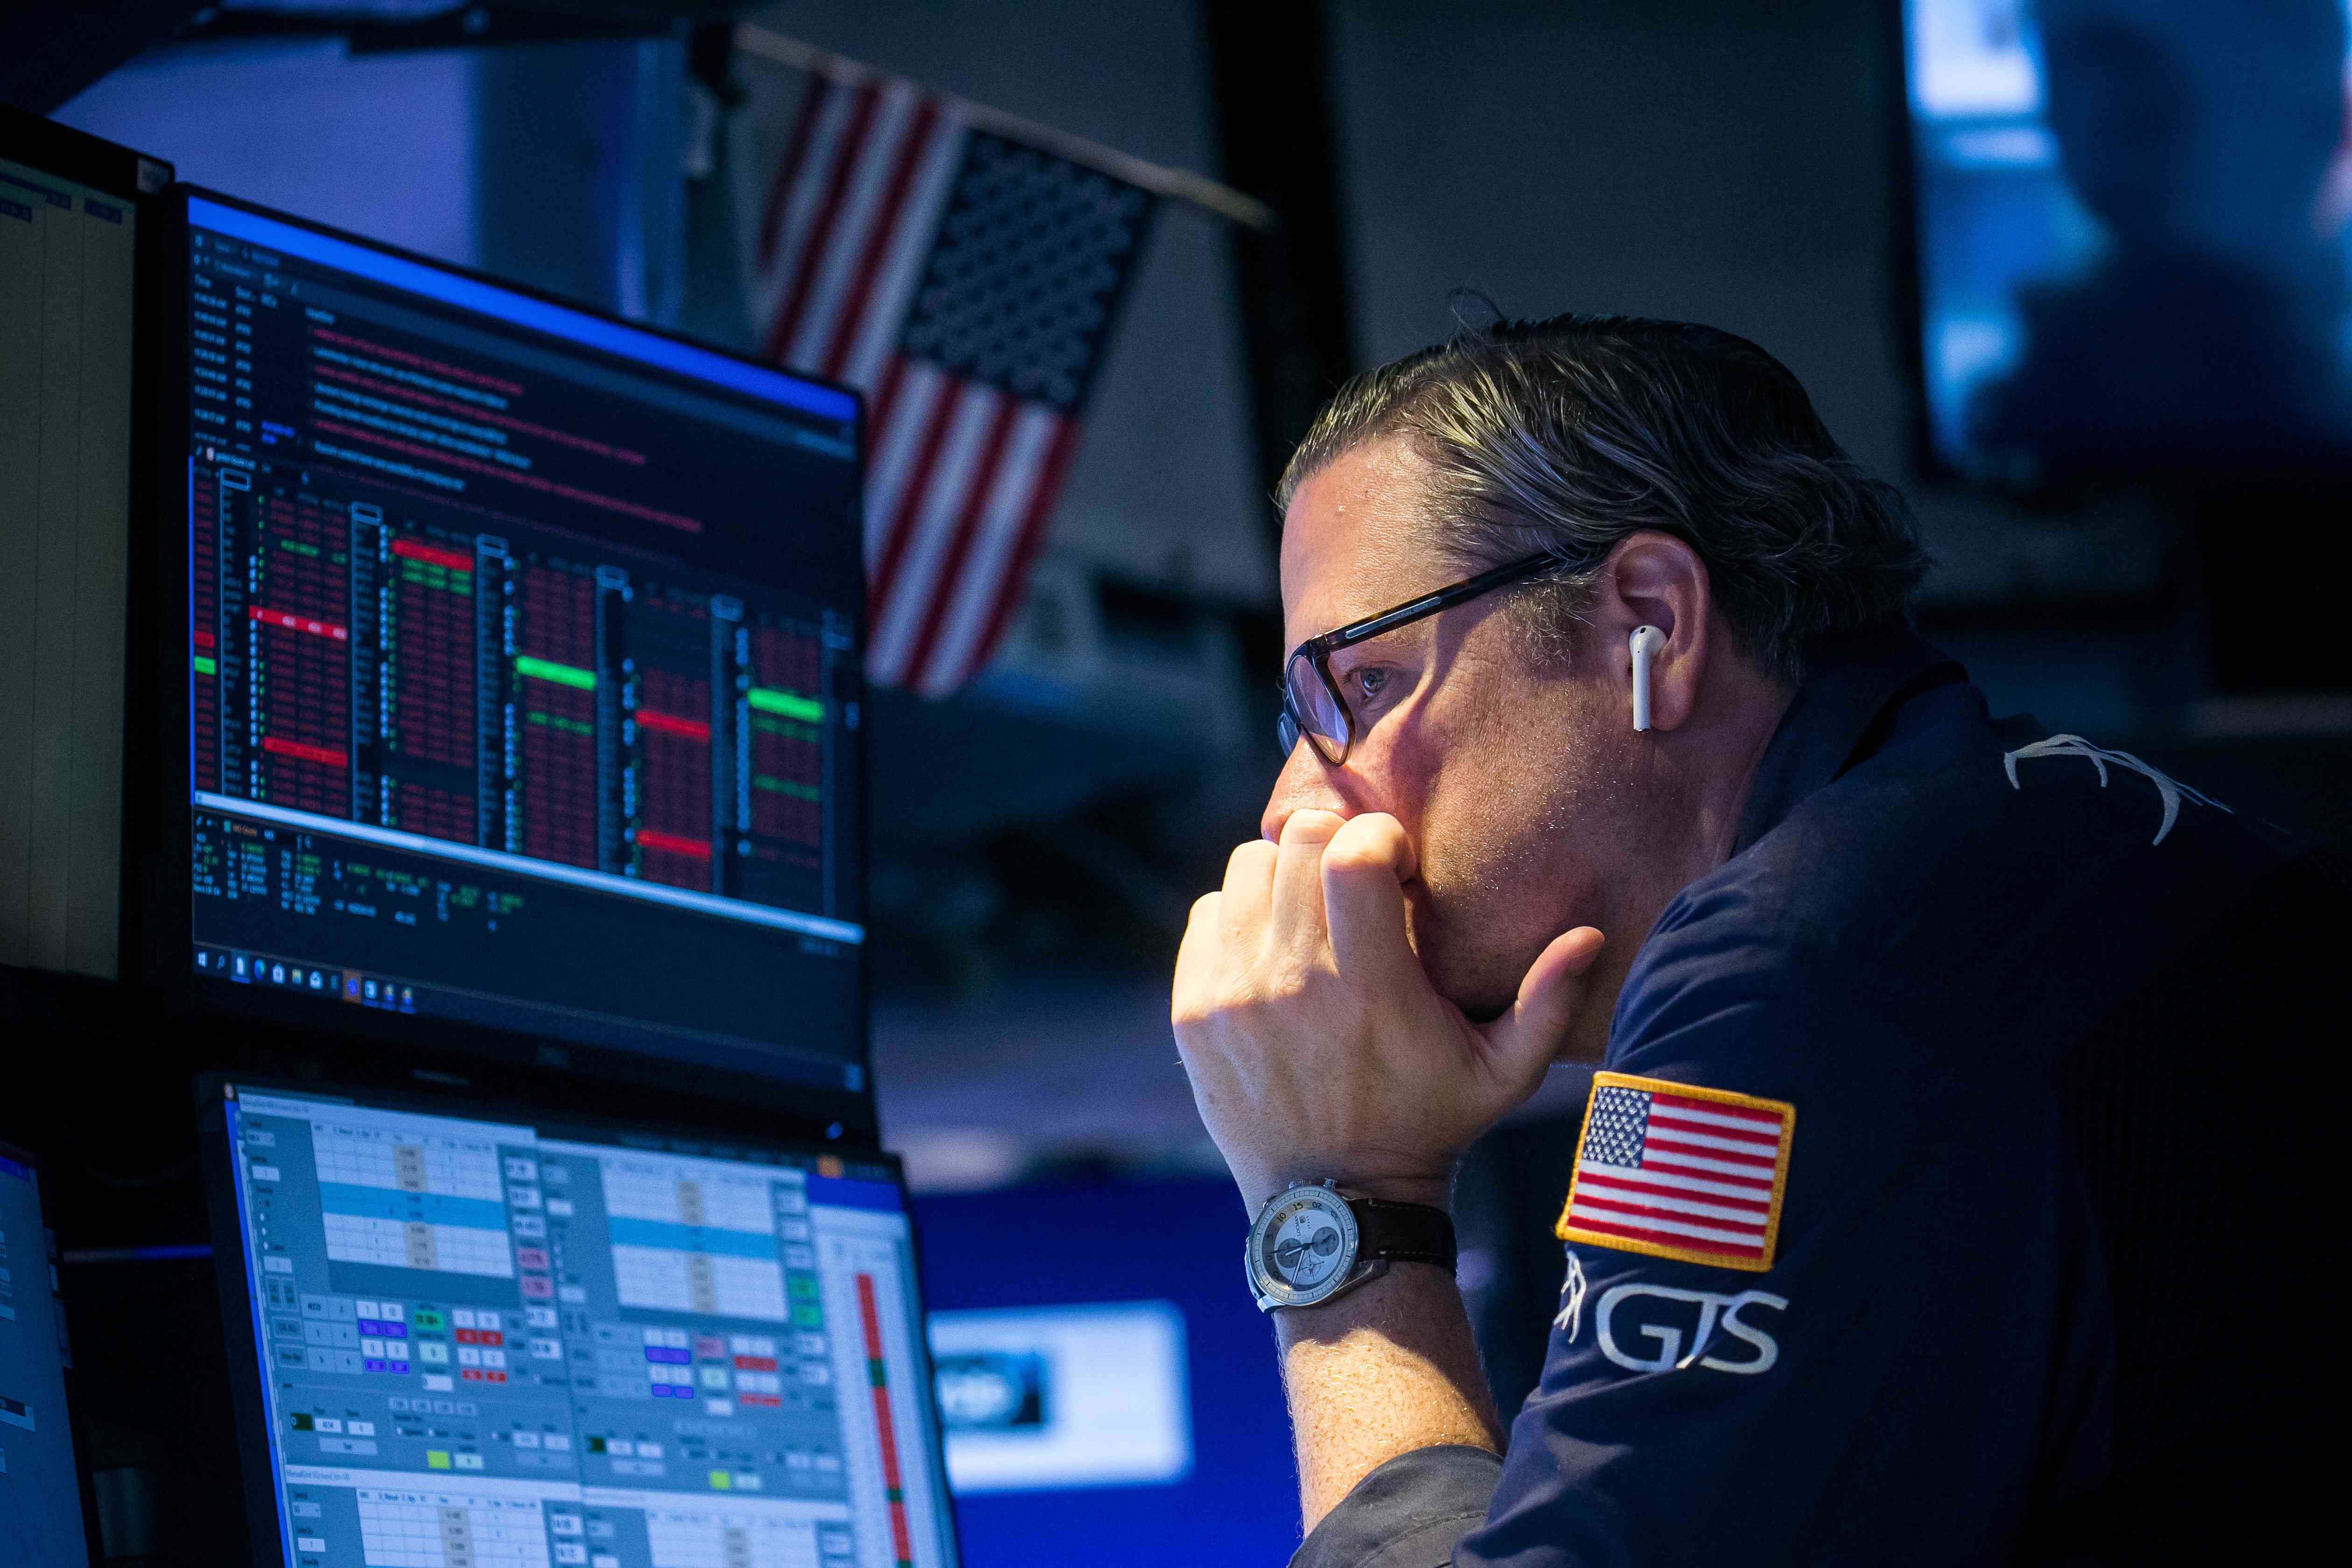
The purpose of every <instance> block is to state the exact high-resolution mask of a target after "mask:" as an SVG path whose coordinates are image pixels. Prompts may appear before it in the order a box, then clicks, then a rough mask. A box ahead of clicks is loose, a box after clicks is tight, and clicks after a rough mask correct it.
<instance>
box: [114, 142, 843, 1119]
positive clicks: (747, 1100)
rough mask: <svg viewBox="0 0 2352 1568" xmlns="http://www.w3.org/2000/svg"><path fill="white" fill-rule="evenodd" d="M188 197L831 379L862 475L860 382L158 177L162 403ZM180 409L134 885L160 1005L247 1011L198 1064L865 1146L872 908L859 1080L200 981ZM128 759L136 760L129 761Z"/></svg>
mask: <svg viewBox="0 0 2352 1568" xmlns="http://www.w3.org/2000/svg"><path fill="white" fill-rule="evenodd" d="M192 200H201V201H206V202H212V203H215V204H218V205H222V206H226V207H229V208H232V209H235V210H236V211H239V212H244V213H247V214H250V215H252V216H257V217H262V218H267V219H268V220H270V221H272V222H275V223H281V224H285V225H287V226H290V227H294V228H299V229H302V230H304V231H307V232H309V233H312V234H316V235H319V236H320V237H325V238H329V239H333V240H337V241H340V242H341V243H344V244H348V245H352V246H355V247H361V248H363V249H366V250H370V251H373V252H376V253H378V254H380V255H383V256H385V257H389V258H394V259H396V260H400V261H404V262H407V263H411V264H414V265H416V266H420V267H424V268H430V269H432V270H434V271H436V272H439V273H442V274H445V275H447V276H450V277H452V278H456V279H462V280H464V281H467V282H469V283H472V284H478V285H481V286H484V287H488V288H491V289H498V290H500V291H503V292H505V293H507V294H509V295H512V296H515V297H517V298H519V299H521V300H527V301H530V302H533V303H536V304H541V305H551V306H555V307H559V308H561V309H562V310H567V311H572V312H575V313H577V314H579V315H582V316H584V317H586V318H589V319H590V320H591V321H600V322H604V323H608V324H610V325H612V326H615V327H619V328H622V329H625V330H626V331H631V332H635V333H641V334H643V335H645V336H646V337H647V338H652V339H657V340H662V341H665V342H673V343H677V344H678V345H681V346H683V347H687V348H691V349H693V350H695V351H697V352H698V353H704V354H709V355H711V356H714V357H716V358H719V359H723V360H729V361H732V362H735V363H741V364H743V365H746V366H750V367H754V368H757V369H759V370H761V371H762V372H764V373H766V374H785V375H789V376H791V377H792V378H793V379H794V380H797V381H801V382H804V383H808V384H813V385H815V386H820V387H824V388H826V389H828V390H831V391H835V392H838V393H841V394H843V395H846V396H848V397H849V398H850V399H851V400H852V401H853V404H854V405H855V414H854V419H855V425H856V444H857V458H856V485H857V489H858V490H859V491H860V492H861V493H862V492H863V490H864V488H865V476H866V418H867V410H866V399H865V396H864V395H863V394H861V393H859V392H858V391H857V390H856V388H855V387H851V386H847V385H845V384H839V383H835V382H830V381H826V380H824V378H822V377H817V376H809V375H803V374H801V373H799V372H797V371H793V372H784V371H781V370H780V369H779V367H777V366H775V365H772V364H770V363H766V362H764V361H762V360H760V359H757V358H755V357H753V356H751V355H749V354H742V353H734V352H732V351H729V350H726V349H721V348H718V347H715V346H713V345H711V344H709V343H707V342H702V341H700V340H698V339H696V338H694V337H691V336H690V335H688V334H687V333H684V332H678V331H668V330H667V329H663V328H659V327H656V326H653V325H651V324H649V323H646V322H641V321H629V320H627V319H625V318H624V317H621V316H617V315H614V314H613V313H612V312H610V311H605V310H597V309H595V308H593V307H591V306H587V305H583V304H581V303H580V302H579V301H577V300H567V299H564V298H562V296H560V295H556V294H552V293H549V292H547V291H545V290H542V289H532V288H529V287H526V286H524V285H520V284H517V283H514V282H512V281H509V280H508V279H501V278H498V277H495V276H492V275H490V274H488V273H486V272H482V271H478V270H477V269H474V268H466V267H460V266H457V265H454V264H452V263H450V262H446V261H443V260H440V259H438V258H433V257H429V256H425V255H422V254H420V253H418V252H415V251H411V250H406V249H404V248H402V247H398V246H394V245H388V244H385V243H383V242H381V241H377V240H373V239H369V238H366V237H363V236H360V235H355V234H352V233H350V232H348V231H346V230H342V229H338V228H335V227H332V226H329V225H325V224H320V223H313V222H310V221H309V220H307V219H304V218H300V217H297V216H292V215H290V214H287V213H283V212H279V211H277V210H275V209H273V208H269V207H266V206H263V205H259V204H257V203H253V202H248V201H245V200H242V199H240V198H238V197H235V196H230V195H224V194H222V193H220V192H217V191H214V190H209V189H206V188H205V187H203V186H200V185H194V184H174V185H173V186H172V187H171V188H170V190H169V191H168V192H167V193H166V195H165V199H164V200H163V201H162V202H161V203H159V204H158V205H159V207H160V208H161V212H160V214H159V218H160V221H158V222H156V223H155V224H153V225H152V227H153V229H154V230H155V231H156V236H157V242H158V244H159V245H162V246H164V247H168V248H167V249H166V250H164V251H163V253H162V255H161V257H160V265H159V267H158V268H157V271H158V273H159V276H158V278H157V279H156V287H155V289H154V293H155V295H156V318H155V319H156V321H157V322H158V323H159V325H158V330H157V331H156V332H155V333H154V334H153V335H154V337H155V339H156V343H157V346H156V349H155V361H156V369H157V372H158V381H157V386H158V390H159V391H160V393H161V397H160V399H159V400H158V401H157V406H158V407H159V408H161V409H168V410H171V411H173V412H174V413H177V412H178V411H182V410H184V408H185V407H186V405H187V404H188V401H189V398H190V390H189V388H190V384H191V381H192V377H191V376H190V375H189V374H188V366H187V360H186V356H185V355H184V354H173V353H167V352H165V350H164V348H163V342H162V340H163V329H162V326H161V323H164V322H175V321H181V320H182V319H183V318H184V314H185V312H186V310H187V304H188V301H187V277H188V267H187V253H188V233H189V230H190V228H191V226H192V225H191V222H190V216H189V207H188V204H189V203H190V201H192ZM184 424H185V422H184V419H179V418H174V419H168V420H167V419H164V418H162V417H157V418H155V419H154V420H153V421H152V429H151V435H150V437H149V441H148V453H149V457H148V461H147V463H146V465H145V466H146V467H147V468H149V469H150V470H151V472H152V487H153V498H154V505H155V512H154V516H155V518H156V523H157V526H156V527H155V528H154V529H153V530H152V531H150V541H151V545H152V554H153V557H154V558H153V560H152V562H150V563H148V567H147V575H148V581H149V582H150V583H152V590H151V591H152V594H153V595H154V598H153V604H152V609H151V611H150V613H149V614H148V615H147V616H146V617H145V618H144V620H143V622H142V623H141V624H142V625H143V626H144V627H145V628H146V631H145V633H144V635H146V636H147V637H150V638H151V639H152V646H151V647H150V648H149V649H148V652H149V655H150V657H149V658H145V659H143V660H141V659H137V658H134V660H133V662H134V663H139V664H141V665H142V668H143V670H144V673H145V677H146V679H147V680H148V681H149V682H150V683H152V692H153V694H154V696H153V701H152V707H151V708H150V709H149V710H148V711H147V713H146V714H145V716H144V717H145V719H146V722H145V723H144V724H143V725H142V727H141V732H142V733H143V734H144V735H145V736H146V737H148V738H150V740H151V742H152V746H153V748H154V751H153V753H152V755H151V756H146V757H145V761H146V762H147V763H148V776H150V777H151V778H152V780H153V781H154V783H153V784H152V786H151V789H150V792H149V795H148V800H149V804H150V805H151V806H152V811H151V813H150V814H148V822H147V839H146V845H145V849H146V851H147V852H146V853H144V854H143V855H142V866H143V870H144V874H143V876H142V890H141V895H140V897H139V899H138V903H139V905H140V906H141V916H142V928H143V932H142V934H143V941H142V963H141V966H140V972H141V974H142V978H143V979H144V980H145V981H146V983H147V984H148V985H149V986H150V987H151V988H152V989H153V990H154V992H155V993H156V994H157V995H158V996H159V998H160V1000H161V1005H162V1007H163V1011H164V1013H165V1014H166V1016H172V1017H176V1018H186V1019H204V1020H208V1021H210V1022H212V1023H215V1024H221V1025H226V1024H229V1023H231V1022H234V1023H235V1024H237V1025H240V1026H247V1027H248V1028H249V1027H250V1026H260V1027H259V1029H258V1030H257V1031H256V1032H254V1033H253V1034H252V1036H251V1037H250V1041H249V1042H248V1038H247V1029H246V1028H240V1029H237V1030H236V1031H234V1032H232V1031H228V1030H223V1031H221V1033H222V1035H223V1038H222V1039H221V1041H220V1043H219V1045H218V1046H216V1047H211V1048H209V1049H207V1050H206V1051H204V1052H200V1053H199V1060H198V1063H197V1065H205V1066H214V1067H232V1066H238V1065H254V1064H257V1063H258V1064H261V1065H267V1064H268V1063H269V1062H272V1061H287V1060H289V1059H291V1060H302V1061H305V1062H306V1063H309V1064H314V1065H315V1067H316V1068H317V1069H318V1070H321V1071H323V1072H325V1073H327V1074H329V1075H331V1076H336V1077H340V1078H342V1079H346V1080H350V1081H356V1082H359V1083H362V1084H367V1085H373V1086H375V1087H380V1088H387V1089H389V1088H394V1087H399V1086H403V1085H411V1084H414V1083H417V1082H422V1083H425V1084H438V1085H443V1086H460V1085H464V1086H472V1087H479V1088H482V1089H488V1090H490V1091H493V1092H507V1093H513V1094H516V1095H519V1096H522V1095H528V1094H529V1093H530V1091H531V1088H532V1086H533V1084H534V1083H536V1082H538V1081H540V1080H542V1079H547V1078H548V1077H549V1076H550V1075H561V1077H562V1079H563V1080H564V1081H566V1082H567V1084H569V1085H570V1086H571V1089H570V1092H572V1093H575V1094H576V1093H578V1092H579V1091H580V1090H581V1089H584V1088H585V1087H586V1086H587V1085H588V1084H589V1083H591V1082H593V1083H594V1084H596V1085H598V1086H599V1089H598V1090H597V1091H594V1092H592V1093H591V1094H590V1096H589V1097H588V1098H589V1102H590V1103H591V1104H592V1106H594V1105H601V1106H602V1107H603V1108H604V1109H607V1110H611V1111H613V1112H614V1113H617V1114H626V1113H627V1112H629V1111H631V1110H635V1109H637V1108H639V1107H643V1106H646V1105H647V1104H648V1103H649V1101H648V1097H649V1096H650V1097H652V1100H651V1102H650V1103H652V1104H654V1105H656V1106H659V1105H660V1104H662V1103H664V1102H668V1103H672V1104H675V1105H676V1106H677V1108H678V1110H680V1112H681V1113H690V1114H692V1115H694V1116H698V1117H699V1116H702V1115H704V1114H706V1113H708V1114H716V1115H721V1116H724V1115H729V1114H730V1113H731V1114H732V1115H733V1116H734V1117H735V1118H736V1119H737V1120H738V1121H739V1124H740V1123H743V1122H745V1121H748V1120H749V1119H752V1118H756V1120H757V1123H758V1124H759V1125H762V1126H769V1127H773V1126H774V1125H775V1124H776V1122H777V1119H778V1118H783V1119H785V1120H786V1123H787V1127H788V1130H789V1131H793V1132H795V1133H797V1134H799V1135H802V1136H806V1137H811V1138H814V1139H818V1140H821V1141H835V1142H837V1143H845V1144H847V1145H854V1146H857V1147H861V1148H862V1147H867V1146H871V1145H873V1144H875V1143H876V1142H878V1137H879V1132H878V1127H877V1114H876V1110H875V1102H874V1087H873V1086H874V1075H873V1060H872V1055H873V1049H872V973H873V957H872V953H871V951H870V950H871V945H872V937H871V931H870V926H869V929H868V931H867V937H866V941H863V942H859V943H857V944H856V946H857V952H856V961H855V962H856V977H855V980H854V983H853V985H854V994H853V997H852V1003H851V1016H852V1017H853V1018H854V1019H855V1020H856V1024H855V1030H856V1042H855V1044H856V1053H855V1055H854V1056H853V1057H851V1058H848V1059H849V1060H850V1061H852V1062H854V1063H855V1064H856V1067H857V1068H858V1069H859V1080H860V1081H859V1087H858V1088H856V1089H847V1088H844V1087H841V1086H839V1085H837V1084H835V1085H828V1084H824V1083H821V1082H812V1081H806V1080H802V1079H790V1078H782V1077H776V1076H772V1075H768V1074H764V1073H760V1072H756V1071H752V1070H749V1069H735V1068H725V1067H713V1066H709V1065H706V1064H703V1063H699V1062H694V1063H680V1062H679V1061H677V1059H675V1058H669V1057H666V1056H663V1055H661V1054H659V1053H658V1052H657V1051H656V1050H654V1049H651V1048H647V1049H642V1050H640V1049H632V1048H629V1047H616V1046H607V1045H597V1044H592V1043H589V1042H585V1041H582V1040H577V1039H573V1038H571V1037H565V1036H560V1035H556V1034H553V1033H550V1032H541V1031H531V1030H521V1029H511V1028H502V1027H499V1026H490V1025H482V1024H473V1023H461V1022H458V1021H457V1020H453V1019H446V1018H440V1017H426V1016H418V1015H401V1014H396V1013H385V1012H383V1011H381V1010H378V1009H373V1008H362V1007H355V1006H352V1005H348V1004H346V1003H343V1002H341V1001H340V1000H329V999H327V998H326V997H324V996H323V995H321V996H316V997H314V996H312V995H310V994H307V993H294V992H290V991H286V992H281V991H276V990H268V989H264V988H260V987H255V986H235V987H234V990H233V991H232V990H231V986H232V983H231V982H228V981H226V980H222V981H216V982H214V981H208V980H207V978H206V977H205V976H201V975H199V974H197V973H195V971H194V968H193V966H192V964H191V963H190V962H189V955H190V953H191V952H192V951H193V948H194V935H193V930H194V907H193V900H194V889H193V887H192V878H191V875H190V871H189V864H190V861H189V857H190V844H191V839H192V829H191V819H192V817H193V815H194V807H193V805H192V803H191V798H190V788H191V784H190V777H189V758H188V744H189V740H188V736H189V725H190V715H189V712H188V708H187V703H186V702H185V700H184V699H183V698H182V697H181V696H179V695H176V694H178V693H181V692H183V691H184V680H185V670H184V658H185V650H186V648H187V647H188V629H189V628H188V616H189V610H188V604H189V594H190V586H191V585H190V580H189V570H190V568H189V562H188V559H187V550H186V548H185V545H186V539H185V534H186V519H187V511H188V489H189V487H188V481H187V474H186V468H187V465H186V456H187V454H186V449H185V448H186V430H185V428H184ZM846 613H847V614H848V615H849V616H850V617H851V624H852V631H853V636H854V637H855V638H856V648H857V650H858V658H857V660H856V664H857V668H856V672H855V679H856V692H857V698H856V700H857V703H858V708H859V722H858V723H857V724H856V727H855V728H852V729H850V730H849V731H848V736H847V740H848V743H849V744H851V745H853V746H854V747H855V749H856V759H855V760H856V768H857V775H858V779H859V784H860V793H861V798H860V800H859V801H858V803H857V810H856V813H855V814H854V815H855V817H856V844H855V845H853V846H851V847H850V848H849V851H848V862H849V864H851V865H853V866H854V867H855V868H856V877H857V880H858V888H859V894H860V898H859V909H860V914H861V918H863V919H867V920H870V911H869V910H867V909H866V901H865V895H866V889H867V884H868V881H869V869H870V867H869V860H870V850H869V848H868V845H869V842H870V839H871V832H870V828H869V826H868V821H869V811H870V796H871V794H872V791H871V788H870V784H869V783H868V780H867V773H868V768H869V763H870V758H869V755H868V751H869V748H868V745H867V742H866V730H867V725H866V722H865V721H864V718H865V708H866V695H865V670H864V668H863V657H864V650H865V647H866V631H867V628H866V606H865V605H864V603H863V602H862V596H861V598H860V601H859V602H857V603H856V604H854V605H850V606H847V608H846ZM137 776H139V775H138V774H137V773H134V774H133V777H137ZM129 815H131V813H129V812H126V816H129ZM248 1043H250V1044H251V1045H252V1046H254V1047H258V1048H259V1049H260V1050H261V1052H262V1053H263V1054H262V1055H260V1056H259V1057H256V1056H255V1055H253V1054H252V1053H251V1052H250V1051H248V1049H247V1045H248ZM386 1046H390V1047H397V1051H398V1055H397V1057H396V1058H387V1056H386V1053H385V1052H384V1051H383V1048H382V1047H386Z"/></svg>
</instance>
